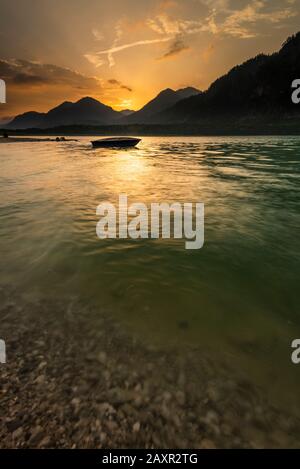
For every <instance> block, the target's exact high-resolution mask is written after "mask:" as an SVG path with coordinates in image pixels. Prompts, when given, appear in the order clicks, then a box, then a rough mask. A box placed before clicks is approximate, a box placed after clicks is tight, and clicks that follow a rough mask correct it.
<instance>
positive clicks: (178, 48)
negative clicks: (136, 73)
mask: <svg viewBox="0 0 300 469" xmlns="http://www.w3.org/2000/svg"><path fill="white" fill-rule="evenodd" d="M189 48H190V47H189V46H188V45H187V44H186V43H185V40H184V38H183V37H182V36H180V35H179V36H177V37H176V38H175V39H174V41H172V42H171V44H170V46H169V48H168V50H167V51H166V52H165V53H164V54H163V55H162V56H161V57H159V60H163V59H169V58H171V57H175V56H176V55H178V54H180V53H181V52H183V51H185V50H188V49H189Z"/></svg>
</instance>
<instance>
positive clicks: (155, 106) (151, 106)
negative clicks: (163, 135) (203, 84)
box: [122, 87, 201, 124]
mask: <svg viewBox="0 0 300 469" xmlns="http://www.w3.org/2000/svg"><path fill="white" fill-rule="evenodd" d="M199 93H201V92H200V91H199V90H197V89H196V88H192V87H187V88H183V89H180V90H177V91H174V90H172V89H171V88H167V89H165V90H163V91H161V92H160V93H159V94H158V95H157V96H156V97H155V98H154V99H152V100H151V101H150V102H149V103H147V104H146V105H145V106H144V107H143V108H142V109H140V110H139V111H136V112H135V113H133V114H131V115H130V116H127V117H126V118H124V119H123V120H122V123H123V124H124V123H128V124H133V123H139V124H145V123H148V122H149V121H151V119H152V118H153V117H154V116H155V115H157V114H158V113H160V112H162V111H164V110H165V109H168V108H169V107H171V106H173V105H174V104H176V103H178V102H179V101H180V100H182V99H185V98H188V97H190V96H196V95H198V94H199Z"/></svg>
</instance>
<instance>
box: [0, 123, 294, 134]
mask: <svg viewBox="0 0 300 469" xmlns="http://www.w3.org/2000/svg"><path fill="white" fill-rule="evenodd" d="M1 132H3V133H4V132H7V133H8V135H9V136H10V137H14V136H33V135H35V136H51V137H53V136H65V135H68V136H82V137H84V136H86V137H88V136H95V135H99V136H106V135H109V136H110V135H126V136H129V135H131V136H132V135H138V136H149V137H151V136H153V137H155V136H160V137H171V136H174V137H183V136H186V137H188V136H191V137H193V136H199V137H205V136H210V137H211V136H213V137H216V136H220V137H222V136H276V135H286V136H300V119H299V120H298V119H292V120H279V121H278V122H270V121H263V120H257V121H255V122H251V123H250V122H247V123H244V124H241V123H240V122H237V123H236V124H235V123H234V122H205V123H199V124H195V125H184V124H176V125H142V124H138V125H126V126H124V125H111V126H82V125H74V126H61V127H53V128H48V129H37V128H32V129H19V130H16V129H15V130H14V129H9V128H2V129H0V134H1Z"/></svg>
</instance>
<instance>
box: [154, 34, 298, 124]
mask: <svg viewBox="0 0 300 469" xmlns="http://www.w3.org/2000/svg"><path fill="white" fill-rule="evenodd" d="M296 78H300V32H299V33H297V34H296V35H294V36H291V37H289V38H288V39H287V41H286V42H285V43H284V44H283V45H282V48H281V49H280V51H279V52H276V53H274V54H272V55H264V54H260V55H258V56H256V57H255V58H253V59H250V60H247V61H246V62H245V63H243V64H241V65H238V66H236V67H234V68H233V69H232V70H230V71H229V72H228V73H227V74H226V75H224V76H222V77H221V78H219V79H217V80H216V81H215V82H214V83H212V85H211V86H210V87H209V89H208V90H207V91H205V92H203V93H201V94H198V95H197V96H193V97H190V98H187V99H184V100H181V101H180V102H178V103H176V104H175V105H174V106H172V107H170V108H169V109H167V110H165V111H163V112H161V113H159V114H156V115H155V116H154V117H153V119H152V122H153V123H154V122H155V123H160V124H162V123H168V124H170V123H175V122H176V123H180V122H185V123H191V122H192V123H195V122H199V121H201V120H207V119H211V120H215V119H237V118H238V119H241V118H248V119H251V118H253V119H255V117H256V116H258V115H259V116H267V117H272V116H273V118H276V116H280V117H281V118H282V117H283V116H287V117H293V116H294V115H295V114H299V113H300V106H299V107H297V106H296V105H295V104H293V103H292V100H291V95H292V88H291V84H292V82H293V81H294V80H295V79H296Z"/></svg>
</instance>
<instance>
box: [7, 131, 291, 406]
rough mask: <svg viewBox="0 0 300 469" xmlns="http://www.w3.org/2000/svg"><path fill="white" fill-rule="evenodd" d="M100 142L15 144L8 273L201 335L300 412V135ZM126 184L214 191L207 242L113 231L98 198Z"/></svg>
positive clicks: (144, 195)
mask: <svg viewBox="0 0 300 469" xmlns="http://www.w3.org/2000/svg"><path fill="white" fill-rule="evenodd" d="M89 140H90V139H88V138H80V139H79V141H78V142H68V143H35V144H33V143H24V144H2V145H1V147H0V191H1V198H0V240H1V267H0V284H1V285H8V284H12V285H14V286H15V287H16V288H17V290H18V292H20V293H22V294H25V295H26V296H28V297H31V298H41V299H47V298H52V299H53V298H57V299H59V300H60V301H65V302H66V304H68V302H70V301H71V300H72V298H74V297H76V298H79V299H80V300H81V301H82V302H88V303H89V304H92V305H94V306H95V307H96V308H99V310H100V309H102V308H103V309H105V310H108V311H110V314H111V315H112V317H113V318H114V319H115V320H116V321H117V322H118V323H119V324H121V325H122V327H124V329H126V330H127V331H128V333H129V334H131V335H132V336H133V337H136V338H138V339H139V340H142V341H144V342H145V343H149V344H151V345H153V346H159V347H163V348H165V349H168V348H171V347H174V346H176V347H178V348H179V349H180V348H181V347H182V349H184V347H186V346H187V345H189V346H193V345H195V346H197V347H201V348H203V352H204V353H206V354H209V355H210V356H211V357H213V359H214V361H215V363H216V364H217V363H218V362H220V366H221V363H223V361H224V360H225V361H226V362H227V363H229V364H230V366H232V368H233V369H234V370H242V371H243V372H244V373H245V374H246V375H247V376H248V378H249V380H250V381H251V382H252V383H253V384H255V385H257V386H259V387H260V388H261V389H262V392H263V393H264V394H265V395H266V396H268V397H269V398H270V399H271V400H272V401H274V402H276V404H277V405H278V404H279V405H280V406H282V407H290V409H291V408H292V410H293V411H295V412H300V402H299V397H298V395H297V394H298V390H299V385H300V365H299V366H298V367H297V366H296V365H293V364H292V363H291V358H290V356H291V341H292V340H293V339H295V338H300V311H299V274H300V267H299V252H300V230H299V215H300V195H299V174H300V138H297V137H186V138H182V137H145V138H143V140H142V142H141V143H140V144H139V147H138V148H137V149H131V150H112V149H108V150H105V149H98V150H93V149H92V148H91V147H90V145H89ZM121 193H125V194H127V195H128V200H129V203H131V202H143V203H145V204H147V205H150V204H151V203H152V202H169V203H171V202H181V203H184V202H204V204H205V245H204V247H203V249H201V250H198V251H187V250H185V249H184V242H183V241H182V240H172V239H171V240H109V241H108V240H106V241H101V240H99V239H98V238H97V236H96V231H95V230H96V223H97V221H98V219H99V217H97V215H96V207H97V206H98V204H100V203H101V202H103V201H109V202H112V203H116V204H117V202H118V197H119V194H121ZM49 314H51V313H49ZM87 320H88V319H87ZM57 327H58V328H59V323H58V324H57ZM90 327H93V325H92V324H91V325H90Z"/></svg>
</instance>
